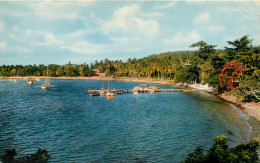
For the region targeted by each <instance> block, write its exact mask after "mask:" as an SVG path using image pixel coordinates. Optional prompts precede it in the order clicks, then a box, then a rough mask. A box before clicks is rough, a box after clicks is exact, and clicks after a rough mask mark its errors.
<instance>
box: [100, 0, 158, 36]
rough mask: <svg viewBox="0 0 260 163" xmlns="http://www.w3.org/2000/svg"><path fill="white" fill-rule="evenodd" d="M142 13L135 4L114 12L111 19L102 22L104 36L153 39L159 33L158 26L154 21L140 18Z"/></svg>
mask: <svg viewBox="0 0 260 163" xmlns="http://www.w3.org/2000/svg"><path fill="white" fill-rule="evenodd" d="M144 14H146V13H143V12H142V11H141V8H140V6H139V5H137V4H132V5H129V6H125V7H122V8H119V9H117V10H115V11H114V14H113V18H112V19H111V20H108V21H104V22H103V23H102V24H104V25H103V26H102V25H101V26H102V27H103V31H104V33H106V34H112V35H113V34H117V33H119V34H120V35H130V36H133V35H135V36H139V37H148V38H154V37H156V36H157V34H158V32H159V25H158V22H157V21H156V20H155V19H144V18H142V15H144Z"/></svg>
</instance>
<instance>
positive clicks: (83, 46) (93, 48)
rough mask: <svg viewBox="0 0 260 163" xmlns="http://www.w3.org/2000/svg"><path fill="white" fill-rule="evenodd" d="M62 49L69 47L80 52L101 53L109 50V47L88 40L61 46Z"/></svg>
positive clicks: (68, 48)
mask: <svg viewBox="0 0 260 163" xmlns="http://www.w3.org/2000/svg"><path fill="white" fill-rule="evenodd" d="M61 48H62V49H67V50H70V51H72V52H75V53H80V54H88V55H91V54H100V53H105V52H107V51H109V47H108V46H106V45H101V44H93V43H89V42H88V41H77V42H75V43H70V44H66V45H62V46H61Z"/></svg>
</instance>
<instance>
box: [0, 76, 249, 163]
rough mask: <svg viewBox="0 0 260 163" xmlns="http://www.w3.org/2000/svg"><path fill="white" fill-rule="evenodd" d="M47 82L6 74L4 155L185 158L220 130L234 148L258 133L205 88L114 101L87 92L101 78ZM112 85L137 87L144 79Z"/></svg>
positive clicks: (1, 130) (1, 127)
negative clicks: (38, 153) (40, 150)
mask: <svg viewBox="0 0 260 163" xmlns="http://www.w3.org/2000/svg"><path fill="white" fill-rule="evenodd" d="M43 83H44V81H43V80H42V81H39V82H37V81H36V82H35V84H34V85H26V80H17V82H16V83H13V82H10V81H8V80H0V155H3V154H4V152H5V150H6V149H10V148H15V149H16V150H17V153H18V155H19V154H31V153H34V152H36V151H37V149H38V148H44V149H46V150H48V151H49V153H50V154H51V156H52V158H51V160H50V161H51V162H93V161H99V162H100V161H101V162H115V161H116V162H120V161H122V162H127V161H128V162H135V161H148V162H180V161H182V160H183V159H185V157H186V156H187V154H188V153H189V152H192V151H194V149H195V148H196V147H197V146H198V145H200V146H202V147H203V148H204V149H207V148H209V147H210V146H211V144H212V139H213V138H214V136H218V135H221V134H223V135H226V136H228V142H229V144H230V145H231V146H234V145H236V144H238V143H240V142H245V141H247V140H248V138H249V136H250V133H251V127H250V125H249V124H248V122H247V119H248V118H247V117H246V116H245V115H243V114H242V113H241V112H240V110H239V109H237V108H235V107H234V106H232V105H230V104H228V103H226V102H223V101H221V100H219V99H217V98H216V97H215V96H213V95H210V94H207V93H205V92H189V93H181V92H175V93H155V94H146V93H143V94H138V95H134V94H132V93H128V94H124V95H118V96H116V97H115V98H114V99H110V100H108V99H106V98H105V97H100V96H97V97H90V96H89V94H87V89H88V88H92V89H99V88H100V87H101V85H102V82H101V81H87V80H51V84H52V87H51V88H50V89H49V90H41V85H42V84H43ZM110 85H111V88H120V89H127V88H128V89H131V88H133V87H135V86H137V85H139V83H130V82H115V81H112V82H110ZM158 86H159V85H158ZM160 87H161V88H173V87H170V86H160Z"/></svg>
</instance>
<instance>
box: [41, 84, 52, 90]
mask: <svg viewBox="0 0 260 163" xmlns="http://www.w3.org/2000/svg"><path fill="white" fill-rule="evenodd" d="M50 87H51V84H50V83H45V84H43V85H42V89H43V90H44V89H47V88H50Z"/></svg>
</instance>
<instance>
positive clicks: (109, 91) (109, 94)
mask: <svg viewBox="0 0 260 163" xmlns="http://www.w3.org/2000/svg"><path fill="white" fill-rule="evenodd" d="M108 77H109V71H108ZM107 83H108V84H107V87H108V91H107V93H106V96H107V99H112V98H115V94H114V93H113V92H112V91H111V89H110V88H109V78H108V80H107Z"/></svg>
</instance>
